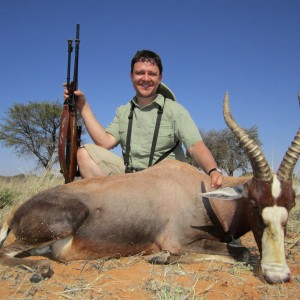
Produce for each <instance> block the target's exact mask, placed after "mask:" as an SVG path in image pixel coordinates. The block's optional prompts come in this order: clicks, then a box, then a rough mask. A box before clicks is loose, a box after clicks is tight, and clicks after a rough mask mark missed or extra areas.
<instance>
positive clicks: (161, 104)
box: [131, 94, 165, 107]
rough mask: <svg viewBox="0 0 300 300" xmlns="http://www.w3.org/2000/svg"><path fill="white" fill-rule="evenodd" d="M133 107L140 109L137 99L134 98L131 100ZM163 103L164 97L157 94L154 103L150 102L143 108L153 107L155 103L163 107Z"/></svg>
mask: <svg viewBox="0 0 300 300" xmlns="http://www.w3.org/2000/svg"><path fill="white" fill-rule="evenodd" d="M131 101H132V102H133V103H134V105H135V106H137V107H140V106H139V104H138V103H137V99H136V97H133V98H132V100H131ZM164 102H165V97H164V96H163V95H161V94H157V96H156V98H155V99H154V101H152V102H151V103H150V104H149V105H147V106H145V107H149V106H151V105H155V103H156V104H157V105H159V106H160V107H163V106H164Z"/></svg>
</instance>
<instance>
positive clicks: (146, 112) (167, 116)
mask: <svg viewBox="0 0 300 300" xmlns="http://www.w3.org/2000/svg"><path fill="white" fill-rule="evenodd" d="M131 101H133V102H134V104H135V108H134V114H133V121H132V132H131V142H130V147H131V150H130V164H131V166H132V167H133V168H136V169H145V168H147V167H148V162H149V156H150V151H151V146H152V139H153V134H154V129H155V124H156V119H157V111H158V107H159V106H161V107H163V109H164V110H163V114H162V118H161V123H160V128H159V133H158V138H157V143H156V148H155V153H154V158H153V163H155V162H156V161H157V160H158V159H159V158H160V157H161V156H162V155H163V154H164V153H165V152H166V151H168V150H169V149H171V148H172V147H173V146H175V144H176V142H177V141H180V144H179V145H178V146H177V147H176V148H175V150H173V152H171V153H170V154H169V156H168V157H167V158H169V159H178V160H181V161H185V155H184V151H183V149H182V144H183V145H184V146H185V148H186V149H189V148H190V147H191V146H193V145H194V144H195V143H196V142H198V141H201V140H202V138H201V135H200V133H199V130H198V127H197V126H196V124H195V122H194V121H193V120H192V118H191V116H190V114H189V112H188V111H187V110H186V109H185V108H184V107H183V106H182V105H180V104H179V103H178V102H175V101H173V100H171V99H167V98H166V99H165V98H164V97H163V96H162V95H160V94H158V95H157V97H156V99H155V100H154V101H153V102H152V103H150V104H149V105H147V106H145V107H143V108H141V107H140V106H139V105H138V104H137V102H136V99H135V98H133V99H132V100H131ZM131 101H130V102H128V103H127V104H125V105H122V106H119V107H118V108H117V111H116V115H115V117H114V120H113V122H112V123H111V124H110V125H109V126H108V127H107V128H106V131H107V132H108V133H110V134H111V135H113V136H114V137H115V139H116V140H117V142H118V143H121V147H122V151H123V153H125V146H126V137H127V130H128V116H129V113H130V109H131Z"/></svg>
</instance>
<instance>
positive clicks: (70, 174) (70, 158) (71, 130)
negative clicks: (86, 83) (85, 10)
mask: <svg viewBox="0 0 300 300" xmlns="http://www.w3.org/2000/svg"><path fill="white" fill-rule="evenodd" d="M79 42H80V41H79V24H77V28H76V40H75V43H76V49H75V63H74V77H73V82H72V83H71V84H70V66H71V53H72V51H73V47H72V40H68V68H67V89H68V91H69V98H68V99H66V100H65V102H64V106H63V112H62V116H61V120H60V130H59V140H58V159H59V163H60V168H61V173H62V174H63V176H64V178H65V183H69V182H72V181H73V180H74V178H75V176H76V175H78V174H79V171H78V166H77V158H76V155H77V150H78V147H79V146H80V135H81V126H77V110H76V103H75V102H76V97H75V95H74V90H77V88H78V56H79Z"/></svg>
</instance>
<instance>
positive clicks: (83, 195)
mask: <svg viewBox="0 0 300 300" xmlns="http://www.w3.org/2000/svg"><path fill="white" fill-rule="evenodd" d="M223 111H224V119H225V122H226V123H227V125H228V127H229V128H230V129H231V130H232V132H233V133H234V134H235V136H236V137H237V138H238V140H239V141H240V143H241V145H242V147H243V149H244V150H245V152H246V153H247V155H248V158H249V160H250V163H251V166H252V170H253V176H252V177H230V176H225V178H224V183H223V187H222V189H218V190H213V189H212V188H211V187H210V177H209V176H207V175H206V174H203V173H201V172H200V171H199V170H198V169H196V168H194V167H192V166H191V165H188V164H187V163H183V162H179V161H175V160H165V161H164V162H161V163H159V164H157V165H155V166H153V167H150V168H148V169H146V170H144V171H140V172H138V173H132V174H124V175H114V176H107V177H98V178H91V179H83V180H79V181H75V182H72V183H69V184H65V185H60V186H57V187H54V188H51V189H48V190H46V191H43V192H41V193H39V194H37V195H35V196H33V197H32V198H30V199H29V200H27V201H26V202H24V203H23V204H21V205H20V206H19V207H17V208H15V209H13V210H12V211H11V213H10V214H9V215H8V217H7V219H6V221H5V222H4V224H3V227H2V229H1V232H0V264H1V265H5V266H10V267H15V266H26V267H27V268H29V269H33V270H34V271H35V272H37V274H40V276H41V277H42V278H46V277H50V276H52V274H53V271H52V269H51V264H50V261H49V259H41V260H32V259H30V258H28V257H29V256H31V255H47V256H48V257H50V258H52V259H54V260H57V261H62V262H67V261H73V260H87V259H99V258H105V259H108V258H113V257H124V256H130V255H136V254H139V253H142V254H144V255H145V256H147V255H148V257H149V261H150V262H153V263H160V264H164V263H172V262H174V261H178V260H180V261H182V262H188V263H191V262H196V261H199V260H201V259H211V258H212V256H211V255H216V257H217V255H219V256H220V255H221V256H222V257H225V258H226V257H227V258H228V259H229V260H230V261H231V260H232V259H237V260H243V261H244V260H247V256H248V252H247V251H246V250H247V249H245V248H244V247H242V246H236V245H232V243H231V241H232V240H233V239H238V238H239V237H241V236H243V235H244V234H245V233H247V232H249V231H252V232H253V234H254V237H255V240H256V243H257V247H258V249H259V252H260V258H261V259H260V267H261V271H262V274H263V277H264V279H265V280H266V281H267V282H268V283H282V282H288V281H290V279H291V274H290V269H289V267H288V265H287V262H286V258H285V249H284V235H285V226H286V224H287V221H288V214H289V212H290V210H291V208H292V207H293V206H294V205H295V192H294V190H293V187H292V172H293V169H294V167H295V164H296V162H297V160H298V157H299V154H300V130H298V132H297V134H296V136H295V138H294V140H293V142H292V145H291V146H290V147H289V149H288V151H287V152H286V154H285V156H284V157H283V160H282V162H281V164H280V167H279V169H278V171H277V173H276V174H273V173H272V171H271V169H270V167H269V165H268V162H267V160H266V158H265V157H264V155H263V153H262V151H261V150H260V148H259V147H258V145H256V144H255V142H254V141H253V140H252V139H250V137H249V136H248V135H247V134H246V132H245V131H244V130H243V129H242V128H241V127H240V126H239V125H238V124H237V122H236V121H235V119H234V118H233V117H232V115H231V112H230V108H229V101H228V93H226V94H225V97H224V104H223ZM10 232H13V234H14V236H15V240H14V241H13V242H11V243H10V244H9V243H5V240H6V238H7V236H8V234H9V233H10ZM7 244H8V245H7ZM26 256H27V257H26Z"/></svg>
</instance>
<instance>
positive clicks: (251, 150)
mask: <svg viewBox="0 0 300 300" xmlns="http://www.w3.org/2000/svg"><path fill="white" fill-rule="evenodd" d="M223 113H224V119H225V122H226V124H227V126H228V127H229V128H230V130H231V131H232V132H233V134H234V135H235V136H236V137H237V138H238V140H239V142H240V144H241V145H242V147H243V149H244V150H245V151H246V153H247V155H248V158H249V160H250V163H251V166H252V170H253V177H254V178H256V179H260V180H264V181H270V180H271V179H272V172H271V169H270V167H269V164H268V161H267V160H266V158H265V156H264V155H263V153H262V151H261V150H260V148H259V147H258V145H256V143H255V142H254V141H253V140H252V139H251V138H250V137H249V135H248V134H247V133H246V132H245V130H244V129H242V128H241V127H240V126H239V125H238V124H237V122H236V121H235V119H234V118H233V116H232V115H231V112H230V107H229V100H228V92H226V94H225V96H224V104H223Z"/></svg>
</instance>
